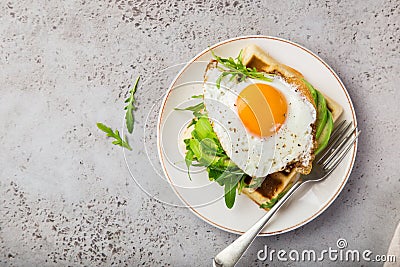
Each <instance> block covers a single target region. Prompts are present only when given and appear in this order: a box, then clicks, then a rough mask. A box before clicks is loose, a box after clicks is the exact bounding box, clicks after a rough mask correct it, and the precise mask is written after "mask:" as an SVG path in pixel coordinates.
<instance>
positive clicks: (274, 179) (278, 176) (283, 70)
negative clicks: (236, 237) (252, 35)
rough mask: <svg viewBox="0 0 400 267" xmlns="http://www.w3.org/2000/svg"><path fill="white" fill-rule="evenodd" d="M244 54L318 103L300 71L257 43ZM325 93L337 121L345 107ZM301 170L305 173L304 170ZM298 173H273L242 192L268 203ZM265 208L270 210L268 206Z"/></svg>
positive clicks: (249, 63)
mask: <svg viewBox="0 0 400 267" xmlns="http://www.w3.org/2000/svg"><path fill="white" fill-rule="evenodd" d="M242 56H243V64H244V65H246V66H248V67H250V68H256V69H257V70H258V71H263V72H266V73H271V74H276V75H279V76H281V77H282V78H284V79H285V80H286V81H287V82H288V83H290V84H295V85H296V86H297V87H298V89H299V90H301V91H302V93H303V95H304V96H306V98H307V99H308V100H309V101H310V102H311V103H314V106H315V104H316V103H315V102H314V100H313V98H312V96H311V93H310V91H309V90H308V88H307V86H306V84H305V83H304V81H303V79H304V76H303V74H301V73H300V72H299V71H297V70H295V69H293V68H291V67H289V66H287V65H284V64H282V63H280V62H278V61H277V60H275V59H274V58H273V57H271V56H270V55H269V54H267V53H266V52H265V51H263V50H262V49H261V48H260V47H258V46H256V45H249V46H247V47H246V48H245V49H244V50H243V54H242ZM323 95H324V97H325V99H326V103H327V107H328V109H329V111H330V112H331V113H332V119H333V122H334V123H335V122H336V121H337V120H338V118H339V117H340V115H341V114H342V112H343V108H342V107H341V106H340V105H339V104H338V103H336V102H335V101H334V100H332V99H331V98H329V97H328V96H326V95H325V94H323ZM310 170H311V166H310ZM300 171H301V170H300ZM301 172H302V173H304V171H301ZM298 175H299V170H298V169H297V170H296V169H292V170H290V171H282V172H276V173H272V174H269V175H268V176H267V177H266V178H265V179H264V181H263V182H262V184H261V186H260V187H258V188H257V189H256V190H254V189H251V188H244V189H243V191H242V192H243V193H244V194H245V195H247V196H248V197H249V198H250V199H252V200H253V201H254V202H256V203H257V204H258V205H261V204H263V203H268V202H270V201H271V200H272V199H274V198H277V197H278V195H279V194H280V193H282V192H284V191H285V189H286V188H288V187H289V186H290V185H291V184H292V183H293V181H294V180H295V179H296V178H297V177H298ZM265 209H266V210H268V208H265Z"/></svg>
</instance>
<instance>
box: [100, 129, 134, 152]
mask: <svg viewBox="0 0 400 267" xmlns="http://www.w3.org/2000/svg"><path fill="white" fill-rule="evenodd" d="M97 128H99V129H100V130H102V131H103V132H105V133H106V134H107V136H108V137H112V138H114V139H115V140H114V141H113V142H112V143H113V144H114V145H118V146H122V147H125V148H127V149H129V150H132V148H131V146H130V145H129V143H128V140H127V139H126V136H125V138H124V139H122V137H121V136H120V134H119V131H118V130H115V131H113V130H112V129H111V128H110V127H108V126H106V125H104V124H103V123H101V122H98V123H97Z"/></svg>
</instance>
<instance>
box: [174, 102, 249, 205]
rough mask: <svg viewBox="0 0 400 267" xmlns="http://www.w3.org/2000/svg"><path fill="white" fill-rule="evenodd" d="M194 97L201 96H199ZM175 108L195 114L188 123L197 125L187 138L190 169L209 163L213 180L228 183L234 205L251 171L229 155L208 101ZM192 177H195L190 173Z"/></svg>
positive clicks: (227, 194)
mask: <svg viewBox="0 0 400 267" xmlns="http://www.w3.org/2000/svg"><path fill="white" fill-rule="evenodd" d="M194 98H200V97H198V96H195V97H194ZM175 110H186V111H192V112H193V115H194V118H193V120H192V122H191V123H190V124H189V126H188V128H189V127H190V126H194V127H193V130H192V133H191V138H188V139H185V140H184V142H185V145H186V150H187V151H186V156H185V163H186V166H187V168H188V173H189V172H190V170H189V169H190V167H191V166H198V167H206V170H207V173H208V178H209V179H210V181H216V182H217V183H218V184H219V185H221V186H224V191H225V203H226V206H227V207H228V208H232V207H233V205H234V203H235V198H236V190H240V191H239V193H240V192H241V190H242V189H243V187H244V186H246V184H245V182H244V179H245V178H246V177H247V175H245V174H244V172H243V171H242V170H240V169H239V168H238V167H237V166H236V165H235V164H234V163H233V162H232V161H231V160H230V159H229V157H228V156H227V155H226V152H225V151H224V149H223V148H222V145H221V143H220V142H219V139H218V137H217V135H216V134H215V132H214V130H213V128H212V126H211V123H210V120H209V119H208V116H207V112H206V110H205V106H204V103H199V104H197V105H194V106H191V107H187V108H176V109H175ZM189 178H190V179H191V177H190V173H189Z"/></svg>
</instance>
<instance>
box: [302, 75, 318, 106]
mask: <svg viewBox="0 0 400 267" xmlns="http://www.w3.org/2000/svg"><path fill="white" fill-rule="evenodd" d="M303 81H304V83H305V84H306V86H307V88H308V90H310V93H311V96H312V98H313V99H314V102H315V105H317V103H318V95H317V90H315V88H314V87H313V86H312V85H311V83H309V82H307V81H306V80H305V79H303Z"/></svg>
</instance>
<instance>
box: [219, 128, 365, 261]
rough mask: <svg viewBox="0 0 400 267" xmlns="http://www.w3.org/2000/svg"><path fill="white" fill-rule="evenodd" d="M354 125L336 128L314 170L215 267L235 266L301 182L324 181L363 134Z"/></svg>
mask: <svg viewBox="0 0 400 267" xmlns="http://www.w3.org/2000/svg"><path fill="white" fill-rule="evenodd" d="M352 124H353V123H352V122H346V120H343V121H342V122H340V123H339V124H338V125H337V126H336V127H335V129H334V130H333V131H332V134H331V138H330V140H329V143H328V146H327V147H326V148H325V149H324V150H323V151H322V152H321V153H320V154H319V155H318V156H317V157H316V158H315V160H314V163H313V167H312V172H311V173H310V174H309V175H301V176H299V177H298V178H297V180H295V182H294V183H293V185H292V186H291V187H290V189H289V191H288V192H287V193H286V194H285V195H284V196H283V197H282V198H281V199H280V200H279V201H278V202H277V203H276V204H275V205H274V206H273V207H272V208H271V209H270V210H269V211H268V212H267V214H265V215H264V216H263V217H262V218H261V219H260V220H259V221H258V222H256V223H255V224H254V225H253V226H252V227H251V228H250V229H249V230H247V231H246V232H245V233H244V234H243V235H241V236H240V237H239V238H238V239H236V240H235V241H234V242H233V243H232V244H230V245H229V246H227V247H226V248H225V249H224V250H222V251H221V252H220V253H218V254H217V256H215V258H214V260H213V266H214V267H230V266H235V264H236V263H237V262H238V261H239V259H240V258H241V257H242V255H243V254H244V253H245V252H246V250H247V249H248V248H249V246H250V245H251V243H252V242H253V241H254V239H255V238H256V236H257V235H258V234H259V233H260V232H261V230H262V229H263V228H264V227H265V225H266V224H267V223H268V221H269V220H270V219H271V218H272V216H274V214H275V213H276V212H277V211H278V210H279V208H280V207H282V205H283V204H284V203H285V202H286V201H287V200H288V199H289V198H290V197H291V196H292V195H293V193H294V192H295V191H296V190H297V189H298V188H299V187H300V186H301V185H303V184H306V183H309V182H319V181H323V180H325V179H326V178H327V177H328V176H329V175H330V174H331V173H332V171H333V170H334V169H335V168H336V167H337V166H338V165H339V163H340V162H341V161H342V160H343V158H344V157H345V156H346V154H347V153H348V152H349V151H350V148H351V147H352V145H353V144H354V142H355V141H356V140H357V137H358V135H359V134H360V131H358V130H357V127H356V126H354V127H352Z"/></svg>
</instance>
